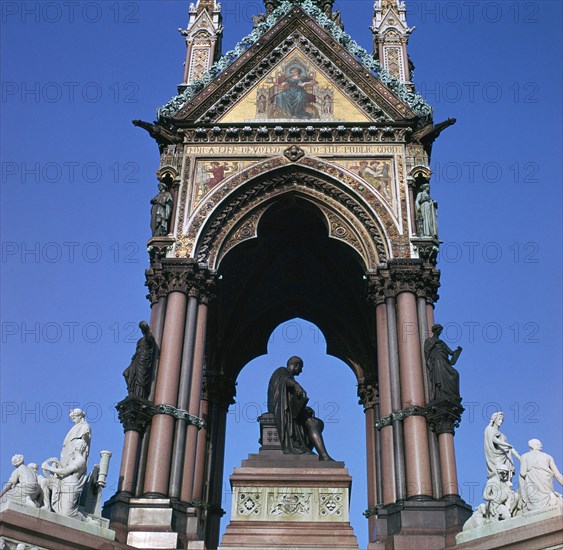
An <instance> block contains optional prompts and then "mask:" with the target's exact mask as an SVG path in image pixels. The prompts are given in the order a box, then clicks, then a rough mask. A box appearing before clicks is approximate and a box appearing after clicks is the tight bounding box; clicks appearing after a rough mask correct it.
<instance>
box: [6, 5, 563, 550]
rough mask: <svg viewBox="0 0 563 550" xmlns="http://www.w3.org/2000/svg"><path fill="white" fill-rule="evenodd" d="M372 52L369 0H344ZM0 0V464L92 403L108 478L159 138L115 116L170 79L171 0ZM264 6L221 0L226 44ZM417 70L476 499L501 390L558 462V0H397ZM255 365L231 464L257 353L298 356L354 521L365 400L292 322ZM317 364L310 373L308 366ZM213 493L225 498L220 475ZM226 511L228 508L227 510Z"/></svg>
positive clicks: (142, 309)
mask: <svg viewBox="0 0 563 550" xmlns="http://www.w3.org/2000/svg"><path fill="white" fill-rule="evenodd" d="M337 4H338V9H340V10H341V11H342V17H343V20H344V23H345V25H346V30H347V31H348V32H349V33H350V34H351V35H352V36H353V37H354V38H355V39H356V40H357V41H358V42H360V43H361V44H362V45H364V46H365V47H366V48H368V49H371V36H370V32H369V30H368V28H367V27H368V22H369V21H370V18H371V14H372V2H371V1H364V0H362V1H349V2H348V1H345V2H342V1H341V2H338V3H337ZM69 6H70V4H69V3H62V2H10V1H5V2H2V4H1V9H2V13H1V16H2V33H1V37H0V40H1V46H2V48H1V49H2V53H1V62H2V63H1V65H2V74H1V79H2V98H1V103H0V108H1V118H2V127H1V140H2V148H1V169H2V173H1V186H0V191H1V198H2V211H1V213H2V218H1V230H2V260H1V270H2V272H1V275H2V290H1V307H2V310H1V315H2V356H1V360H2V364H1V371H0V377H1V380H0V381H1V392H2V393H1V400H2V409H1V413H2V417H1V421H0V430H1V448H0V481H2V483H4V482H5V481H6V480H7V478H8V476H9V473H10V470H11V466H10V457H11V456H12V455H13V454H14V453H15V452H22V453H23V454H24V455H25V456H26V459H27V460H28V461H35V462H41V461H42V460H44V459H45V458H47V457H50V456H56V455H58V454H59V452H60V445H61V444H62V439H63V437H64V434H65V433H66V431H67V430H68V428H69V426H70V424H69V421H68V419H67V413H68V410H69V408H72V406H75V405H76V406H81V407H83V408H85V409H86V411H87V414H88V416H89V418H90V420H91V423H92V428H93V454H92V455H91V456H92V460H93V458H94V457H95V456H96V455H98V452H99V451H100V450H101V449H105V448H108V449H111V450H112V451H113V452H114V456H113V459H112V464H111V472H110V478H109V484H110V485H109V489H107V490H106V493H105V496H107V497H109V496H110V495H111V494H112V492H113V490H115V486H116V480H117V474H118V470H119V462H120V453H121V445H122V429H121V426H120V424H119V423H118V422H117V418H116V415H115V413H114V411H113V406H114V404H115V403H116V402H117V401H119V400H120V399H122V398H123V397H124V395H125V386H124V383H123V380H122V376H121V372H122V371H123V369H124V368H125V367H126V366H127V364H128V361H129V359H130V356H131V355H132V353H133V350H134V345H135V344H134V343H135V341H136V339H137V338H138V337H139V336H140V334H139V333H138V332H137V329H136V324H137V323H138V321H140V320H141V319H146V318H148V317H149V315H150V313H149V305H148V302H147V301H146V300H145V299H144V296H145V294H146V289H145V287H144V270H145V268H146V266H147V255H146V253H145V252H144V250H145V243H146V239H147V238H148V237H149V231H150V230H149V200H150V198H151V197H152V196H154V195H155V194H156V183H157V182H156V178H155V176H154V172H155V170H156V169H157V168H158V150H157V147H156V145H155V144H154V142H153V141H152V140H151V139H150V138H149V136H148V135H147V134H146V133H145V132H144V131H142V130H140V129H138V128H134V127H133V126H132V125H131V120H132V119H135V118H141V119H143V120H152V119H153V118H154V116H155V111H156V107H157V106H160V105H163V104H164V103H166V102H167V101H168V99H169V98H170V97H172V96H173V95H174V94H175V89H176V85H177V84H178V83H179V82H180V80H181V77H182V74H183V73H182V63H183V61H184V56H185V48H184V45H183V39H182V37H181V36H180V35H179V33H178V32H177V28H178V27H180V26H185V24H186V21H187V14H188V2H187V1H184V0H182V1H179V0H178V1H176V0H175V1H169V0H162V1H160V2H152V1H140V2H128V1H120V2H109V1H108V2H86V3H81V4H80V5H79V6H78V7H76V8H75V9H74V10H75V11H74V12H71V11H70V7H69ZM260 6H261V2H259V1H258V0H255V1H253V2H235V1H232V0H225V1H224V2H223V9H224V25H225V39H224V51H226V49H228V48H229V47H230V46H232V45H233V44H234V43H235V42H236V41H237V40H239V39H240V38H242V37H243V36H244V35H245V34H246V33H247V32H249V31H250V30H251V15H253V14H255V13H256V12H257V10H258V8H259V7H260ZM407 6H408V7H409V17H408V22H409V24H410V25H411V26H414V25H416V27H417V29H416V31H415V32H414V33H413V35H412V37H411V41H410V45H409V52H410V55H411V57H412V59H413V61H414V63H415V65H416V70H415V83H416V85H417V87H418V89H419V90H420V91H421V92H422V93H423V95H424V96H425V97H426V98H427V100H428V101H429V102H430V103H431V104H433V106H434V108H435V120H436V121H441V120H444V119H446V118H448V117H455V118H457V119H458V122H457V124H456V125H455V126H453V127H452V128H449V129H447V130H446V131H445V132H444V133H443V134H442V136H440V138H439V139H438V141H437V142H436V144H435V146H434V151H433V158H432V169H433V170H434V178H433V181H432V195H433V197H434V198H435V199H436V200H438V202H439V205H440V208H439V212H438V213H439V226H440V237H441V239H442V240H443V241H444V244H443V245H442V257H441V259H440V262H439V267H440V269H441V270H442V288H441V289H440V296H441V298H440V301H439V302H438V304H437V307H436V319H437V320H438V321H439V322H441V323H442V324H444V325H445V327H446V330H445V332H444V335H443V337H444V339H445V340H447V341H448V342H449V343H450V344H451V345H453V346H457V345H461V346H463V348H464V351H463V354H462V356H461V358H460V360H459V362H458V367H459V370H460V373H461V387H462V395H463V397H464V402H465V406H466V409H467V411H466V413H465V416H464V418H463V421H462V424H461V427H460V428H459V430H458V432H457V435H456V451H457V457H458V470H459V479H460V483H461V489H462V496H463V497H464V498H465V499H466V500H467V501H468V502H470V503H472V504H474V505H475V504H478V503H479V501H480V492H481V490H482V486H483V483H484V480H485V472H486V470H485V463H484V459H483V452H482V433H483V429H484V427H485V425H486V419H487V418H488V417H489V416H490V414H491V413H492V412H494V411H495V410H497V409H498V408H501V409H503V410H504V411H505V413H506V419H505V424H504V426H503V430H504V432H505V433H506V434H507V436H508V439H509V441H510V442H511V443H512V444H513V445H514V446H515V447H516V449H517V450H519V451H520V452H524V451H525V450H526V442H527V441H528V439H530V438H532V437H538V438H539V439H541V440H542V441H543V443H544V450H546V451H547V452H549V453H551V454H553V455H554V456H555V458H556V461H557V462H558V464H559V465H560V467H562V466H563V459H562V441H561V424H562V422H561V420H562V408H561V407H562V405H561V391H562V376H561V372H562V369H561V364H562V361H561V332H562V331H561V329H562V327H561V287H562V285H561V248H562V247H561V244H562V243H561V240H562V239H561V172H560V168H561V118H562V117H561V100H560V98H561V49H562V48H561V9H562V8H561V4H560V3H559V2H552V1H547V2H543V1H540V2H527V1H523V2H518V1H515V2H476V3H471V2H461V3H460V2H407ZM290 321H291V322H290V323H289V325H287V326H285V327H280V328H279V329H278V330H277V331H276V332H275V333H274V335H273V337H272V338H271V339H270V344H269V354H268V356H266V357H261V358H257V359H255V360H254V361H252V362H251V363H250V364H249V365H248V366H247V367H246V368H245V369H244V370H243V372H242V374H241V376H240V378H239V383H238V398H237V404H236V405H235V406H233V409H232V411H231V412H230V413H229V431H228V439H227V456H226V463H225V473H226V475H227V476H228V474H230V473H231V471H232V468H233V467H234V466H236V465H238V464H239V463H240V460H241V459H243V458H245V457H246V455H247V454H248V453H251V452H255V451H256V449H257V446H258V444H257V438H258V427H257V425H256V423H255V422H254V420H253V419H254V417H255V416H256V413H257V412H258V411H257V409H258V405H261V404H263V403H264V402H265V397H266V385H267V380H268V378H269V375H270V373H271V372H272V370H273V369H274V368H276V367H278V366H280V365H281V364H282V363H283V362H285V360H286V359H287V357H289V356H290V355H293V354H296V353H297V354H300V355H302V356H303V357H304V359H305V370H304V372H303V374H302V380H301V382H302V385H303V386H304V387H305V388H306V389H307V390H308V393H309V395H310V396H311V400H312V401H313V402H316V404H317V407H318V412H319V414H320V416H321V417H324V418H325V420H326V421H327V426H326V430H325V434H326V440H327V446H328V449H329V452H330V453H331V454H332V455H333V456H334V457H335V458H338V459H342V460H345V461H346V464H347V466H348V467H349V468H350V472H351V473H352V475H353V478H354V484H353V494H352V517H353V525H354V527H355V529H356V534H357V535H358V537H359V540H360V543H361V546H362V547H365V546H366V545H367V542H366V541H367V534H366V530H367V525H366V523H367V522H366V521H365V519H364V518H363V517H362V516H361V512H362V511H363V510H364V509H365V508H366V502H365V449H364V444H363V438H364V435H363V434H364V425H363V412H362V410H361V408H360V407H359V406H358V405H357V404H356V403H357V399H356V387H355V380H354V378H353V376H352V373H351V371H350V369H348V368H347V367H346V366H345V365H344V364H343V363H341V362H340V361H339V360H337V359H335V358H332V357H327V356H326V355H325V349H326V348H325V345H324V338H323V336H322V334H320V333H319V331H318V330H317V329H316V328H315V327H312V326H310V325H309V324H308V323H306V322H305V321H302V320H293V321H292V320H290ZM318 379H321V383H318V382H317V380H318ZM223 507H224V508H226V509H229V508H230V501H229V494H228V491H227V490H226V491H225V501H224V503H223ZM225 525H226V521H224V522H223V527H224V526H225Z"/></svg>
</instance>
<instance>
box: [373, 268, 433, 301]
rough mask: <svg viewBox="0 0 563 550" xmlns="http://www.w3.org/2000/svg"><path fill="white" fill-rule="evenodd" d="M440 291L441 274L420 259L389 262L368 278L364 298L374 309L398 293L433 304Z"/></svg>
mask: <svg viewBox="0 0 563 550" xmlns="http://www.w3.org/2000/svg"><path fill="white" fill-rule="evenodd" d="M439 287H440V271H439V270H438V269H436V268H435V267H434V266H432V265H430V264H428V263H425V262H423V261H422V260H419V259H398V260H390V261H389V262H387V264H384V265H382V266H380V267H378V268H377V270H376V271H375V272H372V273H369V274H368V275H367V297H368V300H370V301H372V302H374V303H375V304H376V305H379V304H382V303H384V302H385V300H386V299H387V298H395V297H396V296H397V295H398V294H400V293H401V292H410V293H412V294H416V296H417V297H419V298H424V299H425V300H426V301H427V302H428V303H434V302H435V301H437V300H438V293H437V290H438V288H439Z"/></svg>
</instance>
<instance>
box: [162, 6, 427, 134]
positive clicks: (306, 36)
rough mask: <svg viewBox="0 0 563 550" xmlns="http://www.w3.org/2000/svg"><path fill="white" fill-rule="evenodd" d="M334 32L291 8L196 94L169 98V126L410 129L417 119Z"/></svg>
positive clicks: (404, 102)
mask: <svg viewBox="0 0 563 550" xmlns="http://www.w3.org/2000/svg"><path fill="white" fill-rule="evenodd" d="M334 32H336V31H334ZM334 32H333V34H334ZM333 34H331V33H330V32H328V30H326V29H324V28H323V27H322V26H321V25H320V23H319V21H317V20H316V19H315V18H314V17H312V16H311V15H309V14H308V13H306V12H305V11H304V10H303V9H302V8H301V7H298V6H294V7H292V8H291V10H290V11H289V12H287V13H285V15H283V16H282V17H280V18H279V20H278V21H277V22H276V23H275V25H273V26H272V28H270V29H269V30H268V31H267V32H265V33H264V34H263V35H262V36H260V38H259V39H257V40H256V41H255V42H254V43H253V44H252V45H251V46H250V47H249V48H248V49H246V50H245V51H244V48H243V49H242V50H241V51H240V55H239V56H238V58H237V59H236V60H235V61H234V62H233V63H232V64H230V65H229V66H227V67H226V68H225V69H224V70H223V71H222V72H221V73H220V74H218V76H216V77H215V78H213V79H208V80H209V83H208V84H207V85H206V86H205V87H203V89H201V91H199V92H198V93H197V94H193V95H192V97H190V98H189V100H188V99H185V100H184V101H183V100H182V98H181V97H180V96H177V97H176V98H174V100H172V102H171V103H170V104H169V105H171V104H172V105H173V106H174V107H176V106H177V107H176V108H175V109H171V108H170V107H169V106H167V107H166V108H165V112H166V114H168V113H170V112H171V111H172V110H173V111H174V113H173V115H172V116H169V115H168V116H167V118H168V120H171V119H172V120H173V121H174V122H175V123H179V124H182V123H194V122H199V123H206V124H208V123H219V122H224V123H244V122H260V121H335V122H336V121H339V120H342V121H349V122H375V123H392V122H399V123H401V122H408V123H409V124H412V122H413V121H415V120H416V119H418V118H419V117H420V113H417V112H415V109H414V108H411V107H410V106H409V105H408V104H407V101H405V100H404V99H402V98H401V97H399V94H397V93H395V91H394V90H393V89H392V88H393V86H390V85H389V82H390V80H389V77H388V76H387V77H386V78H387V80H386V83H387V85H386V84H384V83H383V82H382V81H381V79H380V78H378V77H377V76H375V75H374V74H373V73H372V72H371V71H370V70H369V68H367V67H366V66H365V65H364V64H363V63H361V62H360V61H359V60H358V59H357V57H356V56H355V55H353V54H352V53H351V51H349V49H347V48H345V47H344V46H343V45H341V44H340V43H339V42H338V41H337V40H335V38H334V36H333ZM345 36H347V35H345ZM251 37H252V35H250V37H247V38H246V39H244V40H243V41H242V43H250V42H251V39H250V38H251ZM343 40H344V41H345V39H343ZM245 41H246V42H245ZM356 46H357V45H356ZM351 49H352V50H354V49H353V48H351ZM364 53H365V51H364ZM411 95H412V94H411ZM161 114H162V111H161Z"/></svg>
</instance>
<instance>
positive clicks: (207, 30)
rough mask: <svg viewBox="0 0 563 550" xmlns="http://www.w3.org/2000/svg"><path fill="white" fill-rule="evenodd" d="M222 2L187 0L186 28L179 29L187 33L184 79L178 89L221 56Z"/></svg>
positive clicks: (193, 79)
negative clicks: (189, 2) (188, 10)
mask: <svg viewBox="0 0 563 550" xmlns="http://www.w3.org/2000/svg"><path fill="white" fill-rule="evenodd" d="M221 21H222V17H221V4H219V3H218V2H217V0H198V1H197V4H190V17H189V20H188V26H187V28H186V29H178V30H179V31H180V32H181V33H182V35H183V36H185V37H186V47H187V53H186V62H185V64H184V80H183V82H182V84H181V85H180V86H179V89H180V91H182V90H183V89H185V87H186V86H187V85H188V84H190V83H192V82H194V81H195V80H197V79H198V78H200V77H201V76H202V75H203V74H204V73H205V72H206V71H207V70H208V69H209V67H211V65H213V63H215V61H217V60H218V59H219V57H220V56H221V40H222V37H223V26H222V25H221Z"/></svg>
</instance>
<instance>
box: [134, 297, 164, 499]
mask: <svg viewBox="0 0 563 550" xmlns="http://www.w3.org/2000/svg"><path fill="white" fill-rule="evenodd" d="M167 302H168V297H167V296H161V297H160V298H159V300H158V302H157V303H156V304H154V305H153V306H152V310H151V323H150V327H151V332H152V333H153V335H154V339H155V340H156V345H157V346H158V348H159V349H160V347H161V344H162V332H163V330H164V319H165V317H166V304H167ZM158 364H159V357H158V356H157V357H156V358H155V360H154V363H153V370H152V374H151V389H150V392H149V401H152V400H153V399H154V390H155V386H156V377H157V374H158ZM150 430H151V427H150V425H149V426H147V429H146V430H145V433H144V434H143V437H142V438H141V443H140V450H139V461H138V466H137V482H136V485H135V495H136V496H140V495H142V494H143V492H144V486H145V472H146V469H147V455H148V452H149V440H150Z"/></svg>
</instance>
